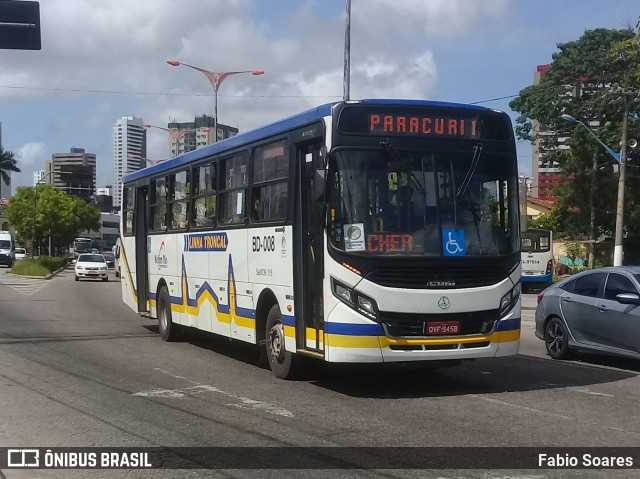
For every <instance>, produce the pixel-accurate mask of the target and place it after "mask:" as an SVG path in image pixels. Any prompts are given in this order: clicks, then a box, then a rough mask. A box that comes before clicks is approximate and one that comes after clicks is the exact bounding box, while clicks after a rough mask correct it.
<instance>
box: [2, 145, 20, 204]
mask: <svg viewBox="0 0 640 479" xmlns="http://www.w3.org/2000/svg"><path fill="white" fill-rule="evenodd" d="M9 171H13V172H15V173H20V168H18V161H17V160H16V159H15V154H14V153H13V152H12V151H8V150H5V149H4V148H2V146H0V198H2V190H3V188H2V185H3V184H4V185H6V186H9V181H10V180H11V178H10V177H9V173H8V172H9ZM5 195H6V196H7V197H9V196H10V195H11V192H10V191H9V192H5Z"/></svg>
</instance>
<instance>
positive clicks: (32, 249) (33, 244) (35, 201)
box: [31, 171, 73, 258]
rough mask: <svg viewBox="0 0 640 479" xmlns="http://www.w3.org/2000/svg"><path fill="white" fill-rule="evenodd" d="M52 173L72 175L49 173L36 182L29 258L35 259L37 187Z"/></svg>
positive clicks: (64, 172) (69, 173)
mask: <svg viewBox="0 0 640 479" xmlns="http://www.w3.org/2000/svg"><path fill="white" fill-rule="evenodd" d="M54 173H58V174H59V175H72V174H73V172H71V171H49V172H47V173H46V174H45V175H44V176H43V177H42V178H40V179H39V180H38V181H36V185H35V191H34V195H33V231H32V235H31V257H32V258H35V257H36V212H37V209H38V185H39V184H40V183H44V180H45V179H46V178H47V176H51V175H53V174H54ZM49 239H51V236H49ZM49 256H51V246H49Z"/></svg>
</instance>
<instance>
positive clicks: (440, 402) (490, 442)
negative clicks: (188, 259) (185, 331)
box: [0, 268, 640, 479]
mask: <svg viewBox="0 0 640 479" xmlns="http://www.w3.org/2000/svg"><path fill="white" fill-rule="evenodd" d="M5 273H6V269H4V268H0V408H1V409H0V410H1V412H0V447H17V446H22V447H28V446H40V447H62V446H68V447H80V446H114V447H115V446H118V447H124V446H145V447H146V446H167V447H173V446H185V447H186V446H256V447H262V446H290V445H295V446H310V447H315V446H358V447H360V446H502V447H508V446H533V447H536V446H538V447H540V446H614V447H622V446H640V420H639V419H638V414H637V404H638V403H640V379H639V378H638V372H639V371H640V362H637V361H629V360H617V359H608V358H604V357H598V356H591V355H579V356H578V359H577V360H573V361H566V362H559V361H552V360H551V359H549V358H548V357H547V356H546V354H545V350H544V345H543V343H542V342H541V341H540V340H538V339H537V338H535V336H534V333H533V331H534V327H533V309H532V308H534V307H535V295H526V296H525V298H524V308H525V309H523V321H522V345H521V354H520V355H519V356H516V357H514V358H503V359H495V360H478V361H474V362H468V363H463V365H462V366H460V367H456V368H449V369H442V370H440V371H438V372H436V373H429V372H426V371H399V370H396V369H394V370H390V371H381V370H380V369H378V368H375V369H371V368H350V367H329V366H325V365H318V366H316V367H313V368H312V370H311V372H310V373H309V375H308V377H305V378H303V379H302V380H299V381H281V380H277V379H275V378H274V377H273V376H272V375H271V373H270V371H268V370H266V369H264V368H263V367H261V366H260V365H259V364H258V362H257V361H256V355H255V351H254V350H253V349H251V348H247V347H236V346H237V345H235V344H231V343H229V342H228V341H226V340H221V339H217V338H214V337H212V336H211V335H207V334H200V333H196V334H190V335H188V336H187V338H186V339H185V341H182V342H176V343H165V342H163V341H161V340H160V338H159V336H158V335H157V328H156V325H155V323H154V322H153V321H150V320H146V319H140V318H138V316H137V315H136V314H135V313H133V312H132V311H131V310H130V309H128V308H127V307H125V306H124V305H123V304H122V303H121V301H120V283H119V282H118V281H117V280H116V278H115V277H114V276H113V275H112V276H111V278H110V279H111V280H110V281H109V282H108V283H103V282H100V281H97V282H91V281H86V282H84V281H82V282H79V283H76V282H74V281H73V271H72V270H68V271H65V272H63V273H62V274H60V275H58V276H57V277H55V278H54V279H52V280H49V281H46V280H35V279H24V278H16V277H14V276H9V275H7V274H5ZM283 460H284V459H283ZM561 472H562V477H603V478H604V477H606V478H609V477H636V474H634V473H633V472H634V471H561ZM2 474H4V475H2ZM303 476H304V477H305V478H316V477H318V478H324V477H448V478H449V477H451V478H454V477H455V478H458V477H461V478H462V477H465V478H467V477H468V478H471V477H473V478H507V477H509V478H511V477H513V478H519V479H523V478H541V477H560V476H559V475H558V471H542V470H524V471H489V470H478V471H464V470H453V471H420V470H413V471H411V470H408V471H367V470H363V471H357V470H353V471H348V473H347V471H335V470H333V471H331V470H329V471H327V470H313V471H282V470H279V471H278V470H272V471H242V470H235V471H229V470H226V471H198V470H184V471H175V470H174V471H167V470H163V471H160V470H154V471H136V470H119V471H104V470H103V471H78V470H75V471H73V470H72V471H60V470H58V471H54V470H47V471H45V470H38V471H20V470H15V469H13V470H5V471H2V473H0V478H2V477H5V478H11V479H12V478H27V477H28V478H32V477H37V478H41V477H42V478H50V477H56V478H57V477H64V478H69V477H71V478H75V477H78V478H81V477H82V478H84V477H91V478H94V477H105V478H122V477H126V478H136V477H144V478H147V477H162V478H167V477H176V478H178V477H180V478H182V477H278V478H282V477H303Z"/></svg>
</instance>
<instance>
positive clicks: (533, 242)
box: [521, 228, 553, 289]
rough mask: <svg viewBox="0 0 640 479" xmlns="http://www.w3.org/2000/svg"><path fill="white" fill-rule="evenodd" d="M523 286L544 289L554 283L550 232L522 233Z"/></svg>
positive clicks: (531, 230) (530, 231) (551, 235)
mask: <svg viewBox="0 0 640 479" xmlns="http://www.w3.org/2000/svg"><path fill="white" fill-rule="evenodd" d="M521 241H522V248H521V249H522V286H523V288H526V287H529V286H530V287H531V288H537V289H544V288H546V287H547V286H550V285H551V284H552V283H553V234H552V232H551V231H550V230H543V229H534V228H531V229H528V230H527V231H524V232H522V237H521Z"/></svg>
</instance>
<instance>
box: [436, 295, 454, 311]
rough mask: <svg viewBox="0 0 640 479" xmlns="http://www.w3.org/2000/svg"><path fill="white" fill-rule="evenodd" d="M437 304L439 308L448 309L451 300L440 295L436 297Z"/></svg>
mask: <svg viewBox="0 0 640 479" xmlns="http://www.w3.org/2000/svg"><path fill="white" fill-rule="evenodd" d="M438 306H440V309H449V306H451V302H450V301H449V298H447V297H446V296H440V298H438Z"/></svg>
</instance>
